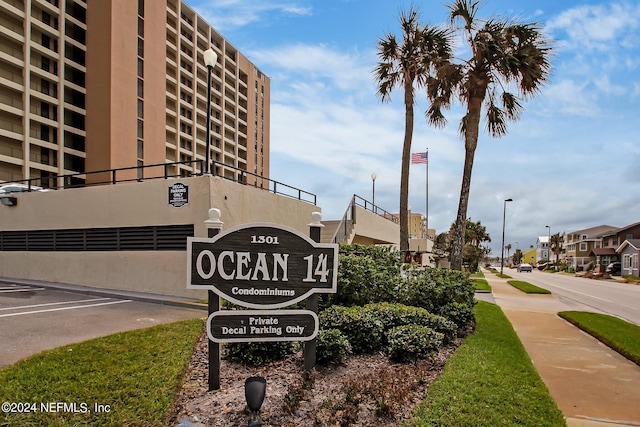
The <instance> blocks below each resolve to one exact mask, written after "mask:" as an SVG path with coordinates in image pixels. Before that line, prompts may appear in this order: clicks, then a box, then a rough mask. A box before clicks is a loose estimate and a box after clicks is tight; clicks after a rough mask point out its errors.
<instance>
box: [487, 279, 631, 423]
mask: <svg viewBox="0 0 640 427" xmlns="http://www.w3.org/2000/svg"><path fill="white" fill-rule="evenodd" d="M485 273H486V274H485V279H487V281H488V282H489V285H491V288H492V294H493V295H492V296H493V300H495V302H496V303H497V304H498V305H499V306H500V307H501V308H502V311H503V312H504V314H505V315H506V316H507V318H508V319H509V321H510V322H511V324H512V325H513V328H514V329H515V331H516V333H517V334H518V337H519V338H520V341H521V342H522V344H523V345H524V347H525V349H526V350H527V352H528V353H529V356H530V357H531V360H532V361H533V364H534V366H535V367H536V369H537V370H538V373H539V374H540V377H541V378H542V380H543V381H544V383H545V384H546V385H547V388H548V389H549V392H550V393H551V396H553V398H554V399H555V400H556V402H557V404H558V407H559V408H560V410H561V411H562V413H563V414H564V416H565V418H566V420H567V425H568V426H569V427H597V426H640V366H638V365H636V364H635V363H633V362H631V361H629V360H627V359H626V358H624V357H623V356H620V355H619V354H618V353H617V352H615V351H613V350H611V349H610V348H609V347H607V346H605V345H604V344H602V343H600V342H599V341H598V340H596V339H595V338H593V337H591V336H590V335H588V334H586V333H584V332H582V331H581V330H580V329H578V328H577V327H575V326H573V325H572V324H570V323H569V322H567V321H566V320H564V319H562V318H561V317H559V316H558V315H557V313H558V312H560V311H569V310H577V311H594V310H593V309H592V308H590V307H586V306H582V305H579V304H576V305H571V306H570V305H568V303H565V302H562V301H560V300H559V299H558V298H556V297H555V296H553V295H530V294H525V293H524V292H521V291H520V290H518V289H516V288H514V287H512V286H511V285H509V284H508V283H507V280H505V279H500V278H498V277H497V276H496V275H495V274H493V273H491V272H488V271H485ZM476 295H480V294H476ZM478 299H487V298H486V297H485V298H481V297H479V298H478ZM489 299H491V297H489Z"/></svg>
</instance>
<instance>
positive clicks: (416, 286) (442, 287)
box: [402, 268, 475, 329]
mask: <svg viewBox="0 0 640 427" xmlns="http://www.w3.org/2000/svg"><path fill="white" fill-rule="evenodd" d="M403 294H404V295H403V296H402V298H403V300H404V301H403V303H404V304H406V305H411V306H415V307H422V308H424V309H426V310H427V311H429V312H430V313H433V314H439V315H441V316H444V317H446V318H447V319H449V320H451V321H453V322H455V323H456V325H457V326H458V328H459V329H466V328H467V327H470V326H473V325H474V324H475V320H474V312H473V308H474V306H475V301H474V296H475V286H474V285H473V283H472V282H471V280H470V279H469V277H468V276H467V275H466V274H464V273H462V272H459V271H455V270H440V269H436V268H426V269H425V270H424V271H413V270H412V271H410V272H409V273H408V275H407V278H406V280H405V285H404V288H403ZM452 304H453V305H452ZM450 316H453V317H450Z"/></svg>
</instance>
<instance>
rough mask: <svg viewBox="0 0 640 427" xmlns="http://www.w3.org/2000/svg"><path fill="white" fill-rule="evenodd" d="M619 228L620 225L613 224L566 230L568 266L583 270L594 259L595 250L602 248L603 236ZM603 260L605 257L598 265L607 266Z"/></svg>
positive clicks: (564, 237)
mask: <svg viewBox="0 0 640 427" xmlns="http://www.w3.org/2000/svg"><path fill="white" fill-rule="evenodd" d="M618 229H619V228H618V227H614V226H612V225H598V226H596V227H591V228H586V229H583V230H576V231H571V232H566V233H565V234H564V236H563V239H564V247H565V250H566V252H565V260H566V262H567V266H568V267H570V268H574V269H575V270H576V271H581V270H583V269H584V268H585V266H586V265H587V264H589V262H591V261H594V255H593V254H592V252H593V250H594V249H597V250H599V249H601V248H602V241H603V237H604V236H610V235H612V234H613V233H615V232H616V230H618ZM595 260H598V258H597V257H596V258H595ZM603 262H604V258H600V259H599V263H598V265H604V266H605V267H606V264H602V263H603Z"/></svg>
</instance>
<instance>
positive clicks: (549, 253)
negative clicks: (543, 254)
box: [545, 225, 551, 262]
mask: <svg viewBox="0 0 640 427" xmlns="http://www.w3.org/2000/svg"><path fill="white" fill-rule="evenodd" d="M545 227H546V228H547V229H548V230H549V240H547V262H549V261H551V227H549V226H548V225H545Z"/></svg>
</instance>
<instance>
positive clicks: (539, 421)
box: [405, 301, 566, 427]
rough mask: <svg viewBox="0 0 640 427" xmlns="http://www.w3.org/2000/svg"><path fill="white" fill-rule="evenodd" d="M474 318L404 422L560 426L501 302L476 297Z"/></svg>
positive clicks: (477, 426) (558, 416) (562, 423)
mask: <svg viewBox="0 0 640 427" xmlns="http://www.w3.org/2000/svg"><path fill="white" fill-rule="evenodd" d="M476 318H477V329H476V331H475V333H474V334H472V335H470V336H469V337H467V338H466V339H465V341H464V342H463V344H462V345H461V346H460V348H458V350H457V351H456V353H455V354H454V355H453V356H452V358H451V359H450V360H449V362H448V363H447V365H446V367H445V370H444V373H443V374H442V375H441V376H440V377H439V378H438V379H437V380H436V381H435V382H434V383H432V384H431V386H430V387H429V390H428V392H427V396H426V399H425V400H424V402H423V403H422V404H421V405H420V406H419V408H418V409H417V410H416V412H415V417H414V419H413V420H412V421H410V422H408V423H406V424H405V426H443V427H444V426H474V427H480V426H487V427H493V426H515V425H521V426H565V425H566V423H565V421H564V417H563V416H562V413H561V412H560V410H559V409H558V407H557V405H556V403H555V401H554V400H553V398H552V397H551V396H550V395H549V392H548V390H547V388H546V386H545V385H544V383H543V382H542V380H541V379H540V377H539V376H538V373H537V371H536V370H535V368H534V367H533V364H532V363H531V360H530V358H529V356H528V354H527V353H526V351H525V350H524V347H523V346H522V344H521V343H520V340H519V339H518V337H517V335H516V333H515V331H514V330H513V327H512V326H511V324H510V323H509V321H508V320H507V318H506V317H505V316H504V314H503V313H502V310H501V309H500V307H498V306H497V305H494V304H490V303H486V302H482V301H481V302H479V303H478V305H477V306H476Z"/></svg>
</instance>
